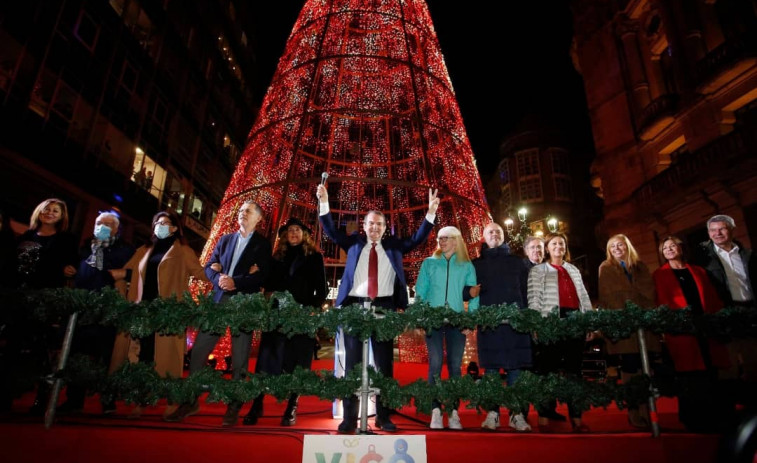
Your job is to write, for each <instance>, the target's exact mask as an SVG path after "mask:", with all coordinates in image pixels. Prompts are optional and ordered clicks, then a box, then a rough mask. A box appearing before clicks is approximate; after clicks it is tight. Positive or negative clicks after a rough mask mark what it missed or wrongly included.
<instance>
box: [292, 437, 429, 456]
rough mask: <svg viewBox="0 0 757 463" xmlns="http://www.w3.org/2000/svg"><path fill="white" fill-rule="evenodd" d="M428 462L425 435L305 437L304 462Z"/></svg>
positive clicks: (303, 447)
mask: <svg viewBox="0 0 757 463" xmlns="http://www.w3.org/2000/svg"><path fill="white" fill-rule="evenodd" d="M378 462H381V463H426V436H425V435H402V436H385V435H382V436H378V435H373V436H372V435H355V436H338V435H335V436H322V435H318V436H310V435H306V436H305V442H304V444H303V446H302V463H378Z"/></svg>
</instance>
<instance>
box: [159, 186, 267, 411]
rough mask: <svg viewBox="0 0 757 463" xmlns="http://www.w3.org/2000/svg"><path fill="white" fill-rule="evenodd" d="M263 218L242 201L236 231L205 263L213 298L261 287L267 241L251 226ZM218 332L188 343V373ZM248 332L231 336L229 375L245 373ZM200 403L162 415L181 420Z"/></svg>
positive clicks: (200, 363) (234, 405)
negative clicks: (189, 358) (191, 344)
mask: <svg viewBox="0 0 757 463" xmlns="http://www.w3.org/2000/svg"><path fill="white" fill-rule="evenodd" d="M262 218H263V211H262V209H260V206H258V205H257V204H256V203H254V202H251V201H246V202H245V203H244V204H242V206H241V207H240V208H239V215H238V217H237V222H238V223H239V231H238V232H236V233H229V234H228V235H224V236H222V237H221V238H220V239H219V240H218V243H217V244H216V247H215V249H214V250H213V254H212V255H211V256H210V259H209V260H208V263H207V264H206V265H205V275H206V276H207V277H208V279H209V280H210V281H212V282H213V300H214V301H216V302H222V301H225V300H227V299H228V298H230V297H231V296H233V295H235V294H239V293H244V294H252V293H256V292H258V291H260V290H261V286H262V284H263V282H264V281H265V278H266V276H267V275H268V272H269V271H270V269H271V243H270V242H269V241H268V239H267V238H265V237H263V236H261V235H260V234H258V233H255V227H256V226H257V224H258V222H260V220H261V219H262ZM219 338H220V335H218V334H214V333H208V332H205V331H200V332H199V333H197V338H196V339H195V342H194V346H193V347H192V359H191V362H190V365H189V373H190V374H191V373H194V372H196V371H199V370H201V369H202V368H204V367H205V364H206V362H207V360H208V355H210V353H211V352H213V349H214V348H215V346H216V344H217V343H218V339H219ZM251 343H252V332H241V333H239V334H238V335H234V336H232V337H231V364H232V378H233V379H241V378H243V377H244V374H245V373H247V363H248V359H249V357H250V348H251ZM199 408H200V405H199V403H198V402H197V401H196V400H195V401H194V402H193V403H191V404H182V405H181V406H179V408H177V409H176V411H175V412H173V413H171V414H169V415H167V416H166V417H165V420H166V421H172V422H175V421H181V420H183V419H184V418H186V417H187V416H189V415H193V414H195V413H197V411H198V410H199ZM241 408H242V403H241V402H231V403H230V404H229V405H228V407H227V409H226V414H225V415H224V417H223V423H222V424H223V425H224V426H234V425H235V424H236V422H237V418H238V417H239V410H240V409H241Z"/></svg>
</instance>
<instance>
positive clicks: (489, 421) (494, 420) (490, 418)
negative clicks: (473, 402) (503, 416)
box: [481, 412, 499, 430]
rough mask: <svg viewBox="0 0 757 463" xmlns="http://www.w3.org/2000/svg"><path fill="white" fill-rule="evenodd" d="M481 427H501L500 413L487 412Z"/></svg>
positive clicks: (492, 428)
mask: <svg viewBox="0 0 757 463" xmlns="http://www.w3.org/2000/svg"><path fill="white" fill-rule="evenodd" d="M481 427H482V428H485V429H491V430H495V429H497V428H498V427H499V413H497V412H489V413H487V414H486V419H485V420H484V422H483V423H481Z"/></svg>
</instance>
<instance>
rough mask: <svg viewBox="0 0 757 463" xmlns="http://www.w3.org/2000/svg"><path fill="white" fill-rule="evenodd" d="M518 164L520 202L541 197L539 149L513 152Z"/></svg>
mask: <svg viewBox="0 0 757 463" xmlns="http://www.w3.org/2000/svg"><path fill="white" fill-rule="evenodd" d="M515 160H516V163H517V166H518V187H519V190H520V200H521V201H522V202H529V201H539V200H541V199H542V191H541V169H539V150H538V149H530V150H526V151H521V152H519V153H516V154H515Z"/></svg>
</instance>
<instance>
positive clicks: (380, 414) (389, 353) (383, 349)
mask: <svg viewBox="0 0 757 463" xmlns="http://www.w3.org/2000/svg"><path fill="white" fill-rule="evenodd" d="M362 303H363V301H362V299H360V298H355V297H348V298H347V300H346V301H345V302H344V305H350V304H362ZM373 306H374V307H381V308H383V309H386V310H395V307H394V302H393V300H392V297H391V296H387V297H380V298H376V299H374V300H373ZM370 342H371V349H373V360H374V363H375V364H376V369H377V370H378V371H379V372H381V374H383V375H384V376H385V377H387V378H391V377H392V376H393V375H394V340H393V339H391V340H389V341H377V340H375V339H373V338H371V339H370ZM344 358H345V360H344V362H345V365H344V374H345V375H346V374H347V373H349V372H350V371H352V369H353V368H354V367H355V365H357V364H358V363H361V362H362V361H363V342H362V341H361V340H360V339H359V338H356V337H354V336H350V335H348V334H345V335H344ZM357 404H358V401H357V396H355V395H353V396H350V397H348V398H346V399H344V402H343V405H344V419H345V420H346V419H352V420H357V413H358V410H357ZM390 411H391V410H390V409H388V408H386V407H384V406H383V405H382V404H381V397H380V396H378V395H377V396H376V417H377V418H378V419H379V420H386V419H387V418H389V412H390Z"/></svg>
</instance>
